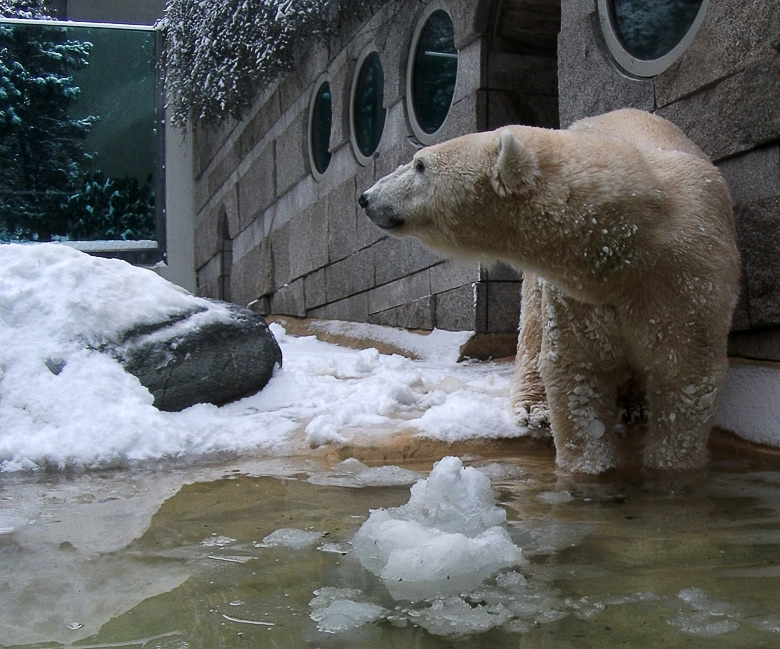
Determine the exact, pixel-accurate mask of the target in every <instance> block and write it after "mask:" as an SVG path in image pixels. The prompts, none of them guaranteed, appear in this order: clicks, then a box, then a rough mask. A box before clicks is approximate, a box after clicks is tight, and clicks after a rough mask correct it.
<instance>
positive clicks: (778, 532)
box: [0, 454, 780, 649]
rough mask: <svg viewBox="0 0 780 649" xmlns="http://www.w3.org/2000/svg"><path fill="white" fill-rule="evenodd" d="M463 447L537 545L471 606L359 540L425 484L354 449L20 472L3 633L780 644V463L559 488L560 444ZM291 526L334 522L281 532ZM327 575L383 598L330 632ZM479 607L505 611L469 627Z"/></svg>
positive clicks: (291, 640)
mask: <svg viewBox="0 0 780 649" xmlns="http://www.w3.org/2000/svg"><path fill="white" fill-rule="evenodd" d="M466 463H467V464H471V465H473V466H476V467H478V468H481V469H482V470H483V471H485V473H487V475H488V476H489V477H491V480H492V482H493V490H494V493H495V495H496V498H497V501H498V503H499V504H500V505H501V506H502V507H504V508H505V509H506V511H507V514H508V528H509V530H510V533H511V535H512V538H513V540H514V541H515V543H516V544H518V545H520V546H521V547H522V548H523V550H524V553H525V555H526V557H527V559H528V563H527V565H525V566H522V567H520V568H519V569H518V571H517V572H515V571H509V573H508V575H507V574H505V575H502V576H499V577H498V578H497V579H496V578H493V579H491V580H489V581H488V582H486V584H485V585H484V587H482V588H480V589H477V590H476V591H474V592H472V593H470V594H469V595H468V596H467V597H466V598H465V599H464V600H462V602H465V603H464V604H463V605H464V606H466V607H468V609H469V610H468V611H466V612H465V613H464V614H463V615H459V614H458V613H457V610H456V608H449V609H448V608H447V607H446V606H444V607H442V606H441V605H431V603H430V602H428V603H426V602H422V603H419V604H416V605H411V604H408V603H404V602H394V601H393V600H392V599H391V598H390V597H389V595H388V594H387V591H386V589H385V588H384V586H383V585H382V584H381V582H379V580H378V579H377V578H375V577H374V576H373V575H371V574H370V573H368V572H367V571H365V570H364V569H363V568H362V567H360V565H359V564H357V562H356V561H354V560H353V559H352V558H351V557H350V555H349V553H348V552H347V554H343V552H345V551H348V549H349V546H348V543H349V540H350V539H351V537H352V535H354V533H355V532H356V531H357V529H358V528H359V527H360V525H361V524H362V522H363V521H364V520H365V519H366V517H367V516H368V514H369V510H370V509H372V508H379V507H393V506H397V505H400V504H403V503H405V502H406V501H407V500H408V498H409V484H403V485H395V486H377V483H381V482H387V480H385V478H387V475H380V474H377V473H373V474H372V473H371V472H365V471H363V473H361V470H362V469H360V468H359V467H358V468H357V469H356V466H357V465H355V464H354V463H353V464H350V463H347V464H341V465H339V464H336V465H328V464H326V463H324V462H318V461H315V460H311V459H309V460H300V461H297V460H273V461H267V462H255V463H244V464H236V465H233V466H230V467H219V468H189V469H181V468H172V469H169V470H167V471H164V472H163V471H158V472H110V473H100V474H89V475H81V476H71V477H68V476H36V477H30V476H27V477H20V476H10V477H8V476H7V477H4V478H2V483H0V484H1V486H2V491H0V565H2V574H1V575H0V645H2V646H4V647H57V646H63V645H66V646H74V647H146V648H158V649H184V648H193V649H196V648H203V649H214V648H217V647H219V648H234V647H235V648H237V647H280V648H285V649H290V648H295V647H311V648H314V647H322V648H323V649H324V648H328V647H340V648H352V647H354V648H361V649H365V648H371V647H383V648H393V647H398V648H401V647H403V648H409V647H415V648H420V649H423V648H429V647H430V648H444V647H474V648H481V647H486V648H487V647H490V648H499V647H513V648H521V649H524V648H534V649H535V648H553V647H554V648H555V649H565V648H568V647H572V648H574V647H577V648H578V649H583V648H589V647H594V648H596V647H598V648H599V649H609V648H611V647H632V648H635V647H653V648H654V649H658V648H664V647H685V648H688V647H690V648H698V647H701V648H707V649H718V648H720V647H729V648H737V647H740V648H742V647H751V648H759V647H777V646H780V605H778V599H779V596H780V471H778V470H776V469H775V468H773V467H767V466H760V465H759V464H757V463H756V462H755V461H753V460H750V459H747V460H739V461H730V460H727V459H725V458H722V457H721V458H718V457H715V458H714V459H713V461H712V463H711V467H710V470H709V471H708V473H707V475H705V476H703V477H702V479H701V481H700V482H699V483H698V484H697V485H696V486H695V487H694V488H693V489H692V490H691V491H690V492H688V493H685V494H682V495H675V496H668V495H659V494H657V493H648V492H645V491H643V490H642V489H640V488H639V487H627V488H626V489H625V490H621V496H620V497H617V498H604V499H590V500H588V499H582V498H572V497H570V496H568V494H567V493H566V492H564V491H561V490H560V489H559V487H558V486H557V484H556V479H555V475H554V471H553V464H552V459H551V458H550V457H549V455H548V454H542V455H541V456H540V455H538V454H537V455H533V454H531V455H529V456H527V457H517V458H507V459H500V460H497V459H495V458H493V459H480V458H471V459H469V460H466ZM364 468H365V467H363V469H364ZM407 468H411V469H415V470H418V471H420V472H421V473H420V476H421V477H424V475H425V473H426V472H427V471H428V470H430V464H429V463H426V464H425V465H424V466H419V465H417V466H411V467H407ZM404 475H405V474H401V473H400V472H399V473H398V474H394V475H392V476H391V478H392V480H395V481H400V480H401V479H402V478H403V477H404ZM379 478H381V479H379ZM282 528H295V529H298V530H304V531H308V532H316V533H318V534H320V536H319V538H317V540H316V541H315V542H313V543H310V544H309V545H306V546H305V547H303V548H301V549H293V548H291V547H265V546H264V545H263V543H262V540H263V539H264V538H265V537H266V536H267V535H269V534H271V533H272V532H274V531H276V530H279V529H282ZM322 589H325V590H322ZM329 589H330V590H329ZM332 589H340V590H332ZM315 591H319V592H320V594H323V593H324V594H325V596H326V597H327V596H338V597H346V596H347V595H348V597H349V598H351V599H352V600H354V601H356V602H359V603H361V604H373V605H375V606H378V607H382V609H383V610H384V611H385V612H384V613H383V614H382V615H381V616H380V617H379V618H378V619H377V621H373V622H369V623H367V624H364V625H362V626H359V627H357V628H350V629H347V630H345V631H341V632H328V631H329V630H332V628H331V629H324V627H323V624H322V621H321V620H318V619H315V618H318V615H317V611H318V610H321V609H318V605H317V604H316V603H315V604H312V600H313V599H314V597H315ZM333 593H336V595H333ZM437 606H438V608H437ZM476 613H481V614H484V615H483V616H482V617H483V618H484V616H485V615H487V616H488V618H489V619H492V620H493V621H495V620H498V618H501V621H502V623H501V624H500V625H496V627H495V628H492V629H490V630H488V631H484V632H474V633H470V632H469V631H470V630H471V629H474V628H477V627H475V626H474V625H475V624H476V621H477V619H478V618H479V616H477V615H476ZM472 614H473V615H472ZM491 616H492V617H491ZM479 619H482V618H479ZM318 625H319V626H318ZM326 626H327V625H326ZM426 627H427V629H426ZM443 629H444V631H443ZM442 633H444V634H442Z"/></svg>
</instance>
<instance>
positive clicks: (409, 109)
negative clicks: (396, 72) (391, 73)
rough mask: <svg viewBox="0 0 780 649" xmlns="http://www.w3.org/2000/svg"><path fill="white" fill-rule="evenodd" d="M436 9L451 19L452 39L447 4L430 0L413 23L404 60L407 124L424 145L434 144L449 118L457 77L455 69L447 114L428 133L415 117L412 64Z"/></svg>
mask: <svg viewBox="0 0 780 649" xmlns="http://www.w3.org/2000/svg"><path fill="white" fill-rule="evenodd" d="M437 11H443V12H444V13H446V14H447V15H448V16H449V18H450V20H451V21H452V26H453V40H454V31H455V21H454V20H453V19H452V13H451V12H450V10H449V9H448V8H447V6H446V5H445V4H444V2H442V1H441V0H434V2H431V3H430V4H429V5H428V6H427V7H426V8H425V10H424V11H423V12H422V14H421V15H420V17H419V18H418V19H417V24H416V25H415V28H414V32H413V33H412V40H411V43H410V44H409V55H408V57H407V62H406V97H405V99H406V114H407V116H408V119H409V126H410V127H411V129H412V133H413V134H414V137H415V138H416V139H417V140H418V141H419V142H420V143H421V144H424V145H426V146H427V145H430V144H434V143H435V142H436V141H438V139H439V138H438V135H439V133H441V130H442V129H443V128H444V126H445V125H446V123H447V119H448V118H449V116H450V114H451V112H452V104H453V100H454V99H455V90H456V88H457V79H458V76H457V75H458V71H459V69H458V70H456V73H455V87H454V88H453V90H452V98H451V99H450V106H449V108H448V109H447V114H446V115H445V117H444V120H443V121H442V123H441V124H440V125H439V128H437V129H436V130H435V131H433V132H432V133H428V132H427V131H426V130H425V129H424V128H423V127H422V125H421V124H420V121H419V119H418V117H417V111H416V110H415V106H414V85H413V84H414V64H415V54H416V53H417V46H418V45H419V43H420V39H421V38H422V34H423V31H424V30H425V27H426V26H427V25H428V21H429V20H430V18H431V16H432V15H433V14H435V13H436V12H437ZM456 53H457V55H458V66H459V65H460V52H459V51H458V49H457V47H456Z"/></svg>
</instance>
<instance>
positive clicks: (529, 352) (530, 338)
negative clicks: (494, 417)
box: [509, 273, 550, 437]
mask: <svg viewBox="0 0 780 649" xmlns="http://www.w3.org/2000/svg"><path fill="white" fill-rule="evenodd" d="M541 349H542V286H541V280H540V279H538V278H537V277H536V276H535V275H531V274H530V273H526V274H525V276H524V277H523V291H522V297H521V300H520V327H519V334H518V337H517V356H516V358H515V371H514V378H513V380H512V385H511V391H510V401H509V402H510V407H511V411H512V415H513V417H514V420H515V422H516V423H517V424H518V425H520V426H523V427H525V428H528V429H529V431H530V432H531V434H532V435H534V436H535V437H549V436H550V410H549V408H548V406H547V394H546V392H545V389H544V383H543V382H542V377H541V375H540V374H539V354H540V352H541Z"/></svg>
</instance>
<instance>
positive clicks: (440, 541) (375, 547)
mask: <svg viewBox="0 0 780 649" xmlns="http://www.w3.org/2000/svg"><path fill="white" fill-rule="evenodd" d="M505 520H506V513H505V512H504V511H503V510H502V509H500V508H498V507H496V505H495V500H494V498H493V492H492V489H491V486H490V481H489V480H488V479H487V478H486V477H485V476H484V475H483V474H481V473H480V472H479V471H477V470H476V469H473V468H471V467H468V468H464V467H463V464H462V462H461V461H460V459H459V458H455V457H447V458H444V459H442V460H440V461H439V462H437V463H436V464H435V465H434V468H433V471H431V474H430V477H429V478H428V479H427V480H420V481H418V482H417V483H416V484H415V485H414V486H413V487H412V489H411V497H410V499H409V502H408V503H407V504H406V505H402V506H401V507H396V508H393V509H379V510H373V511H372V512H371V515H370V516H369V518H368V520H367V521H366V522H365V523H364V524H363V526H362V527H361V528H360V530H358V532H357V534H355V536H354V538H353V539H352V544H353V546H354V549H355V550H354V551H355V555H356V557H357V559H358V561H360V563H361V564H362V565H363V567H365V568H366V569H368V570H370V571H371V572H373V573H374V574H376V575H377V576H379V577H380V578H381V579H382V581H383V583H384V584H385V586H386V587H387V589H388V591H389V592H390V595H391V596H392V597H393V598H394V599H397V600H400V599H403V600H409V601H413V602H414V601H420V600H423V599H432V598H446V597H450V596H453V595H458V594H460V593H463V592H467V591H469V590H473V589H474V588H476V587H478V586H479V585H480V584H481V583H482V582H483V581H484V580H485V579H486V578H487V577H489V576H490V575H492V574H494V573H495V572H497V571H499V570H501V569H502V568H507V567H511V566H516V565H518V564H521V563H523V561H524V559H523V554H522V550H521V549H520V548H519V547H517V546H516V545H515V544H514V543H512V540H511V538H510V537H509V534H508V533H507V531H506V530H505V529H504V528H503V527H502V524H503V523H504V522H505Z"/></svg>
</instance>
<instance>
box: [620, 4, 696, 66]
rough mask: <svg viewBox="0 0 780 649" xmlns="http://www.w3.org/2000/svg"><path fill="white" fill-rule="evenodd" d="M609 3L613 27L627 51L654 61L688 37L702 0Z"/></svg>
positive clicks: (640, 57)
mask: <svg viewBox="0 0 780 649" xmlns="http://www.w3.org/2000/svg"><path fill="white" fill-rule="evenodd" d="M609 4H610V14H611V18H612V24H613V25H614V27H615V31H616V32H617V35H618V37H619V38H620V40H621V42H622V44H623V46H624V47H625V49H626V51H628V53H629V54H631V55H632V56H635V57H636V58H638V59H641V60H644V61H653V60H655V59H659V58H661V57H662V56H664V55H665V54H668V53H669V52H671V51H672V50H673V49H674V47H675V46H676V45H677V44H678V43H679V42H680V41H681V40H682V39H683V38H684V37H685V34H687V33H688V30H689V29H690V28H691V26H692V25H693V23H694V21H695V20H696V16H697V14H698V13H699V9H700V8H701V5H702V0H611V1H610V3H609Z"/></svg>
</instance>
